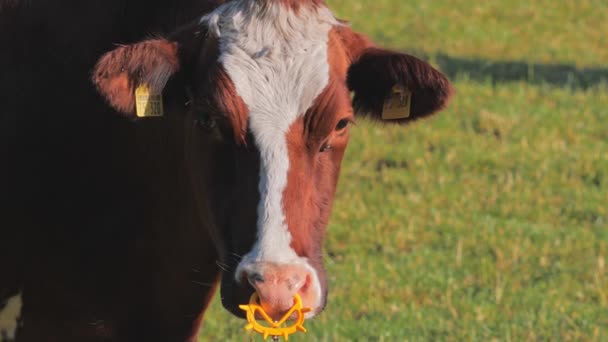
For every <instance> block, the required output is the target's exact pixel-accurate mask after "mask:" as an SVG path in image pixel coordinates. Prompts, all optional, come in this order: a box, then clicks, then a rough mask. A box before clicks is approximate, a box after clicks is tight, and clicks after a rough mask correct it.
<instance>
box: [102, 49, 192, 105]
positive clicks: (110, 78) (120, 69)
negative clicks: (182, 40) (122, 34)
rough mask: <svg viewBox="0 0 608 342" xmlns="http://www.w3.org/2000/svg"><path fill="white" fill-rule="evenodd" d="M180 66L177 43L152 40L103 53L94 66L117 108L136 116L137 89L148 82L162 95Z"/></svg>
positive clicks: (106, 93)
mask: <svg viewBox="0 0 608 342" xmlns="http://www.w3.org/2000/svg"><path fill="white" fill-rule="evenodd" d="M179 67H180V65H179V56H178V48H177V43H175V42H172V41H168V40H166V39H150V40H145V41H142V42H139V43H135V44H132V45H124V46H120V47H118V48H116V49H114V50H113V51H110V52H108V53H106V54H105V55H103V56H102V57H101V58H100V59H99V61H98V62H97V64H96V65H95V68H94V69H93V83H94V84H95V86H96V87H97V89H98V91H99V92H100V93H101V94H102V95H103V96H104V97H105V98H106V100H107V101H108V103H109V104H110V105H111V106H112V107H113V108H114V109H116V110H118V111H119V112H121V113H124V114H127V115H128V116H134V113H135V89H137V88H138V87H139V86H141V85H144V86H147V87H148V89H149V92H150V93H153V94H161V93H162V90H163V88H164V87H165V84H166V83H167V81H168V80H169V78H170V77H171V76H172V75H174V74H175V73H176V72H177V71H178V70H179Z"/></svg>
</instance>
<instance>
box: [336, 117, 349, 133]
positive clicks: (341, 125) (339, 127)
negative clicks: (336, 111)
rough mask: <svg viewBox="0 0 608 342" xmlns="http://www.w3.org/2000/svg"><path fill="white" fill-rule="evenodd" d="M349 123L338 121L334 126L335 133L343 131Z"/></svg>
mask: <svg viewBox="0 0 608 342" xmlns="http://www.w3.org/2000/svg"><path fill="white" fill-rule="evenodd" d="M349 122H350V121H349V120H348V119H342V120H340V121H338V124H337V125H336V131H341V130H343V129H345V128H346V126H348V123H349Z"/></svg>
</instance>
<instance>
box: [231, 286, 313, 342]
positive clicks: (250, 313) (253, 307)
mask: <svg viewBox="0 0 608 342" xmlns="http://www.w3.org/2000/svg"><path fill="white" fill-rule="evenodd" d="M258 300H259V297H258V294H257V293H254V294H253V295H251V298H250V299H249V304H247V305H239V308H240V309H242V310H244V311H246V312H247V321H248V322H249V324H247V325H246V326H245V330H247V331H255V332H257V333H260V334H262V336H264V339H267V338H268V336H272V337H273V338H274V339H277V338H278V337H279V336H282V337H284V338H285V341H287V340H289V335H291V334H294V333H296V332H298V331H301V332H304V333H305V332H306V328H304V314H305V313H307V312H310V311H312V309H311V308H304V307H302V298H300V296H299V295H298V294H296V295H295V297H294V299H293V306H292V307H291V309H289V311H287V313H286V314H285V315H284V316H283V318H281V319H280V320H278V321H273V319H272V318H270V316H268V314H267V313H266V312H265V311H264V309H262V307H261V306H260V304H258ZM256 312H257V313H259V314H260V316H261V317H262V319H263V320H264V321H266V323H267V324H268V325H262V324H260V323H259V322H258V321H257V320H256V319H255V314H256ZM294 312H295V313H297V318H296V319H295V322H294V323H293V324H292V325H289V326H284V325H285V323H286V322H287V320H288V319H289V317H291V315H292V314H293V313H294Z"/></svg>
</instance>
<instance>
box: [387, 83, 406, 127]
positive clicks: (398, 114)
mask: <svg viewBox="0 0 608 342" xmlns="http://www.w3.org/2000/svg"><path fill="white" fill-rule="evenodd" d="M411 106H412V92H410V91H409V90H407V89H405V88H404V87H402V86H399V85H397V86H394V87H393V89H392V90H391V95H390V96H389V97H388V98H387V99H386V101H385V102H384V106H383V107H382V119H383V120H398V119H405V118H408V117H409V116H410V109H411Z"/></svg>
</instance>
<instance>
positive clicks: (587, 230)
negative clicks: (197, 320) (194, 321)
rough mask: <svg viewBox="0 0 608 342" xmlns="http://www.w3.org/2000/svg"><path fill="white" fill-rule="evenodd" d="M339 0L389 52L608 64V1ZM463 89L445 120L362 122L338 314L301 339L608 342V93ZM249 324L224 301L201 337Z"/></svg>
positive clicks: (335, 263) (351, 167)
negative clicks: (405, 124) (400, 123)
mask: <svg viewBox="0 0 608 342" xmlns="http://www.w3.org/2000/svg"><path fill="white" fill-rule="evenodd" d="M329 3H330V5H331V6H332V8H333V9H334V10H335V12H336V13H337V14H338V15H339V16H341V17H344V18H347V19H349V20H351V22H352V25H353V26H354V27H355V28H356V29H358V30H360V31H362V32H366V33H368V34H369V35H370V36H372V37H373V38H374V39H375V40H376V41H377V42H380V43H383V44H384V45H388V46H391V47H393V48H399V49H408V50H414V51H422V52H424V53H426V54H428V55H431V56H432V55H433V54H435V53H445V54H448V55H450V56H455V57H475V58H481V59H484V60H488V61H525V62H530V63H551V64H576V65H577V66H579V67H584V66H599V67H603V68H606V67H608V66H607V65H606V62H607V61H608V40H607V39H608V38H607V35H606V32H608V26H607V25H608V20H606V18H608V3H606V2H604V1H581V2H577V3H576V5H575V4H574V3H572V4H566V3H560V4H557V2H550V1H532V2H524V1H521V0H511V1H487V2H485V3H478V2H476V1H471V0H459V1H445V0H443V1H429V2H424V1H418V2H414V1H404V0H377V1H373V2H372V1H369V2H362V1H348V0H333V1H329ZM454 85H455V87H456V88H457V91H458V92H457V95H456V97H455V98H454V101H453V102H452V103H451V105H450V107H449V109H448V110H446V111H444V112H442V113H441V114H439V115H438V116H437V117H436V118H433V119H430V120H425V121H423V122H418V123H415V124H413V125H410V126H408V127H405V128H404V127H384V126H379V125H375V124H371V123H367V122H360V123H359V125H357V126H356V127H355V128H354V129H353V134H352V140H351V143H350V146H349V149H348V152H347V156H346V160H345V162H344V165H343V171H342V177H341V180H340V184H339V189H338V194H337V198H336V201H335V206H334V211H333V215H332V220H331V223H330V226H329V232H328V235H327V241H326V243H325V248H326V267H327V269H328V273H329V275H330V278H329V281H330V294H329V302H328V307H327V309H326V311H325V312H324V313H323V314H321V315H320V316H319V317H317V318H315V319H314V320H311V321H307V322H306V326H307V328H308V329H309V333H308V334H306V335H294V336H293V337H291V338H290V341H291V340H293V341H309V340H325V341H341V340H342V341H349V340H361V341H370V340H371V341H401V340H410V341H443V340H445V341H469V340H471V341H488V340H493V339H495V340H498V341H524V340H534V341H537V340H541V341H544V340H555V341H587V340H589V341H602V340H608V265H607V262H608V87H607V86H606V85H605V84H604V85H601V84H599V85H595V86H594V87H592V88H590V89H587V90H581V89H576V88H571V87H552V86H549V85H547V84H541V85H532V84H528V83H524V82H512V83H495V82H492V75H489V76H488V80H487V81H484V82H475V81H472V80H470V79H468V78H467V77H466V75H463V76H462V77H460V78H458V79H456V80H454ZM243 325H244V323H243V321H241V320H237V319H235V318H232V317H231V316H230V315H229V314H228V313H226V312H225V311H224V310H223V309H222V308H221V305H220V304H219V297H216V299H215V301H214V303H213V305H212V307H211V309H210V310H209V312H208V314H207V318H206V320H205V323H204V327H203V330H202V332H201V341H207V340H228V341H230V340H233V341H242V340H249V339H250V338H251V337H250V336H249V335H248V334H246V333H245V332H244V331H243V330H242V326H243ZM254 340H261V338H254Z"/></svg>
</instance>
